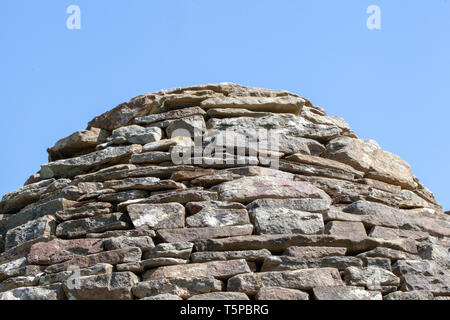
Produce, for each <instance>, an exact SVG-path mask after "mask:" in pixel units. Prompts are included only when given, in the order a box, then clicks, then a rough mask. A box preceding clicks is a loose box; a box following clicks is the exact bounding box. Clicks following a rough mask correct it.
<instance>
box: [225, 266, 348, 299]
mask: <svg viewBox="0 0 450 320" xmlns="http://www.w3.org/2000/svg"><path fill="white" fill-rule="evenodd" d="M343 285H344V283H343V282H342V280H341V277H340V275H339V271H338V270H337V269H334V268H323V269H305V270H296V271H282V272H260V273H248V274H241V275H237V276H235V277H232V278H230V279H229V280H228V291H235V292H243V293H246V294H248V295H255V294H257V293H258V291H259V290H260V289H261V288H264V287H282V288H287V289H297V290H312V289H313V288H315V287H318V286H329V287H334V286H343Z"/></svg>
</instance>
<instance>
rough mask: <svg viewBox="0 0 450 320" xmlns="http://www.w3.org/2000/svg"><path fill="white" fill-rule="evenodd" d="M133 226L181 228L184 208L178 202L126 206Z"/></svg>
mask: <svg viewBox="0 0 450 320" xmlns="http://www.w3.org/2000/svg"><path fill="white" fill-rule="evenodd" d="M127 210H128V214H129V216H130V219H131V221H132V222H133V225H134V227H135V228H139V227H142V226H145V227H147V228H149V229H154V230H158V229H174V228H183V227H184V225H185V209H184V207H183V206H182V205H181V204H179V203H165V204H135V205H130V206H128V207H127Z"/></svg>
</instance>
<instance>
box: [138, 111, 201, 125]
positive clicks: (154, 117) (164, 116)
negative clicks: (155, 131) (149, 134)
mask: <svg viewBox="0 0 450 320" xmlns="http://www.w3.org/2000/svg"><path fill="white" fill-rule="evenodd" d="M203 115H206V112H205V111H204V110H203V109H202V108H199V107H192V108H184V109H178V110H172V111H169V112H165V113H158V114H151V115H149V116H145V117H139V118H136V119H135V122H136V123H137V124H140V125H148V124H152V123H155V122H158V121H164V120H176V119H179V118H186V117H191V116H203Z"/></svg>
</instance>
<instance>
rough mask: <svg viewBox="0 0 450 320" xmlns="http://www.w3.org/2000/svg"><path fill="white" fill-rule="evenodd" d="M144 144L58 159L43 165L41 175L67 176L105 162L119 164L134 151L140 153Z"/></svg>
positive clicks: (125, 160)
mask: <svg viewBox="0 0 450 320" xmlns="http://www.w3.org/2000/svg"><path fill="white" fill-rule="evenodd" d="M141 151H142V146H140V145H131V146H127V147H109V148H107V149H105V150H101V151H96V152H93V153H90V154H87V155H83V156H79V157H76V158H71V159H64V160H58V161H54V162H50V163H48V164H44V165H42V166H41V177H43V178H46V179H48V178H53V177H64V178H65V177H67V178H72V177H74V176H76V175H79V174H83V173H86V172H87V171H89V170H93V169H95V168H100V167H101V166H102V165H105V164H117V163H124V162H128V161H127V160H128V159H129V158H130V157H131V155H132V154H134V153H140V152H141Z"/></svg>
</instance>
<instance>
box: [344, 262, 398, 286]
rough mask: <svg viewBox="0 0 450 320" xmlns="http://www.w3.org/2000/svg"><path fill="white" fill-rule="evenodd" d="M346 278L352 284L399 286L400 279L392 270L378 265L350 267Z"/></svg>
mask: <svg viewBox="0 0 450 320" xmlns="http://www.w3.org/2000/svg"><path fill="white" fill-rule="evenodd" d="M344 279H345V282H346V283H347V284H348V285H352V286H365V287H377V286H390V285H392V286H398V285H399V284H400V279H399V278H398V277H397V276H395V274H393V273H392V272H390V271H388V270H385V269H382V268H378V267H363V268H361V267H348V268H347V269H345V272H344Z"/></svg>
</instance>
